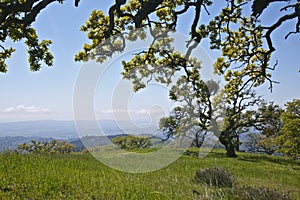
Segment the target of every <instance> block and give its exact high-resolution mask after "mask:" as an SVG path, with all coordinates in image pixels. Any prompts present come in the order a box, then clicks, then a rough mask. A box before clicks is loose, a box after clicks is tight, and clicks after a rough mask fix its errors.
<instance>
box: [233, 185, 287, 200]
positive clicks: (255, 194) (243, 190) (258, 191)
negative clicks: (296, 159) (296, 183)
mask: <svg viewBox="0 0 300 200" xmlns="http://www.w3.org/2000/svg"><path fill="white" fill-rule="evenodd" d="M228 196H229V197H230V199H233V200H238V199H244V200H273V199H276V200H290V199H291V197H290V195H289V193H287V192H279V191H278V190H277V189H274V188H272V189H271V188H263V187H253V186H243V187H237V188H234V189H233V190H232V191H231V192H230V194H229V195H228Z"/></svg>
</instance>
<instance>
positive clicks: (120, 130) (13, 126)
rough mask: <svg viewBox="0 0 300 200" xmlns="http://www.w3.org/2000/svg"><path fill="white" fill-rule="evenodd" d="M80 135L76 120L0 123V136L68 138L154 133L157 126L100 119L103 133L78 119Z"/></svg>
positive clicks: (91, 124)
mask: <svg viewBox="0 0 300 200" xmlns="http://www.w3.org/2000/svg"><path fill="white" fill-rule="evenodd" d="M77 123H78V124H77V125H78V126H79V127H80V128H79V129H80V135H79V133H78V132H77V129H76V124H75V122H74V121H56V120H40V121H23V122H5V123H3V122H2V123H0V137H5V136H13V137H14V136H23V137H42V138H50V137H52V138H56V139H64V140H68V139H70V138H79V137H83V136H85V135H102V134H105V135H119V134H137V135H139V134H154V133H155V132H157V127H144V128H143V126H142V125H143V124H144V122H137V124H135V125H133V124H131V123H128V122H127V121H120V122H118V123H119V124H117V123H116V122H115V121H114V120H100V121H98V123H99V125H100V126H101V130H102V132H103V133H102V134H100V133H99V127H98V124H95V123H94V121H78V122H77Z"/></svg>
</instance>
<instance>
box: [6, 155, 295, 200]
mask: <svg viewBox="0 0 300 200" xmlns="http://www.w3.org/2000/svg"><path fill="white" fill-rule="evenodd" d="M224 153H225V152H223V150H213V151H212V152H211V153H210V154H209V155H208V156H206V157H204V158H199V157H196V156H191V155H183V156H182V157H180V158H179V159H178V160H177V161H176V162H174V163H172V164H171V165H169V166H167V167H165V168H163V169H161V170H158V171H154V172H148V173H139V174H132V173H126V172H121V171H117V170H114V169H111V168H109V167H107V166H105V165H103V164H102V163H101V162H99V161H98V160H96V159H95V158H94V157H92V156H91V155H90V154H88V153H71V154H62V155H60V154H17V153H13V152H4V153H1V154H0V199H105V200H106V199H172V200H173V199H239V197H238V195H234V194H235V193H236V192H235V191H237V190H239V189H238V188H242V187H243V186H253V187H257V188H258V187H267V188H270V189H272V190H274V191H277V192H279V193H287V194H289V195H290V197H291V199H300V160H292V159H288V158H283V157H276V156H266V155H260V154H249V153H239V154H238V158H227V157H225V156H224ZM216 166H220V167H223V168H226V169H227V170H228V171H229V172H230V173H231V174H233V176H234V177H235V182H234V187H233V188H218V187H209V186H205V185H201V184H198V183H196V182H195V181H194V174H195V171H196V170H198V169H203V168H209V167H216Z"/></svg>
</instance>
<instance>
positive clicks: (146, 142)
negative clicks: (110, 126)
mask: <svg viewBox="0 0 300 200" xmlns="http://www.w3.org/2000/svg"><path fill="white" fill-rule="evenodd" d="M112 142H113V143H114V144H116V145H118V146H120V147H121V148H122V149H127V150H134V149H145V148H148V147H150V146H151V140H150V139H149V138H147V137H142V136H135V135H126V136H119V137H115V138H113V139H112Z"/></svg>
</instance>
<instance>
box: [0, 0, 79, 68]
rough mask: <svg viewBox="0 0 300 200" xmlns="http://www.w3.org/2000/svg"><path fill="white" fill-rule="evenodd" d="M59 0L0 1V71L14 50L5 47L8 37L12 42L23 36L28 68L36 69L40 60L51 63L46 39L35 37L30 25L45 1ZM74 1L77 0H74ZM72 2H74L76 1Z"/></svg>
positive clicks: (34, 31) (39, 64)
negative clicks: (40, 39)
mask: <svg viewBox="0 0 300 200" xmlns="http://www.w3.org/2000/svg"><path fill="white" fill-rule="evenodd" d="M54 2H58V3H63V0H1V2H0V72H6V71H7V64H6V63H5V62H6V60H7V59H8V58H10V57H11V55H12V53H13V52H14V51H15V49H14V48H12V47H6V46H7V45H5V44H6V42H7V40H8V39H10V40H11V41H13V42H18V41H20V40H25V44H26V46H27V51H28V56H29V57H28V63H29V65H30V70H31V71H38V70H39V69H40V68H41V62H44V63H45V64H46V65H48V66H52V65H53V55H52V54H51V52H50V51H49V45H50V44H51V43H52V42H51V41H50V40H42V41H39V38H38V35H37V34H36V30H35V29H34V28H32V27H31V25H32V23H33V22H34V21H35V20H36V18H37V16H38V14H39V13H40V12H41V11H42V10H44V9H45V8H46V7H47V6H48V5H50V4H52V3H54ZM76 2H77V4H78V2H79V1H78V0H76ZM76 2H75V3H76Z"/></svg>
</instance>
